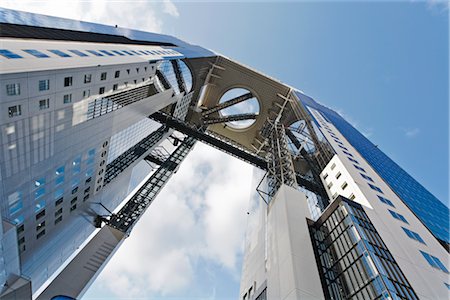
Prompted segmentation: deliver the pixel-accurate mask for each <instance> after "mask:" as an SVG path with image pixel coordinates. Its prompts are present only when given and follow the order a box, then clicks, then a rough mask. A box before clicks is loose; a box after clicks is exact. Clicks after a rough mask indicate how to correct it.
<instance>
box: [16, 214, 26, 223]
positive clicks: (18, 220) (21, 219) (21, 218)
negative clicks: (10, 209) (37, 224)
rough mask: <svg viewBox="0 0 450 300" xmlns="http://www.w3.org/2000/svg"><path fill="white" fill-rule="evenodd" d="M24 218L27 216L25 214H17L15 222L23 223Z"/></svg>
mask: <svg viewBox="0 0 450 300" xmlns="http://www.w3.org/2000/svg"><path fill="white" fill-rule="evenodd" d="M24 219H25V218H24V217H23V215H20V216H17V217H16V218H15V219H14V223H15V224H16V225H18V224H21V223H23V220H24Z"/></svg>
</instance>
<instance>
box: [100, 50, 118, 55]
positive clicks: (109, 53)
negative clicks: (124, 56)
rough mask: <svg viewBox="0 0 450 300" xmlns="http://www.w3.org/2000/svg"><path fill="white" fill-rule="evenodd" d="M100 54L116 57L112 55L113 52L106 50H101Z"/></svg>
mask: <svg viewBox="0 0 450 300" xmlns="http://www.w3.org/2000/svg"><path fill="white" fill-rule="evenodd" d="M100 52H101V53H105V54H106V55H108V56H115V55H114V54H112V53H111V52H109V51H106V50H100Z"/></svg>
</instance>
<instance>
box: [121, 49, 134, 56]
mask: <svg viewBox="0 0 450 300" xmlns="http://www.w3.org/2000/svg"><path fill="white" fill-rule="evenodd" d="M122 52H123V53H126V54H128V55H134V54H133V53H131V52H129V51H127V50H122Z"/></svg>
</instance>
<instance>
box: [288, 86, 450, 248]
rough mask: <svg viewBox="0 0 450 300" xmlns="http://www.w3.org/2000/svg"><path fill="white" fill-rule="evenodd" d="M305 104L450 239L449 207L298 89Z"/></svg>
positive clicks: (421, 216) (442, 236) (435, 229)
mask: <svg viewBox="0 0 450 300" xmlns="http://www.w3.org/2000/svg"><path fill="white" fill-rule="evenodd" d="M296 94H297V96H298V97H299V99H300V100H301V102H302V103H303V104H305V105H306V106H309V107H311V108H314V109H317V110H318V111H320V113H321V114H322V115H323V116H324V117H325V118H326V119H327V120H328V121H329V122H331V123H332V124H333V125H334V126H335V127H336V128H337V129H338V130H339V132H340V133H341V134H342V135H343V136H344V137H345V138H346V139H347V141H348V142H349V143H350V144H351V145H352V146H353V147H354V148H355V149H356V150H357V151H358V152H359V154H361V155H362V156H363V157H364V159H365V160H366V161H367V162H368V163H369V164H370V165H371V166H372V168H374V170H375V171H376V172H377V173H378V175H380V176H381V177H382V178H383V179H384V181H385V182H386V183H387V184H388V185H389V186H390V187H391V188H392V190H393V191H394V192H395V193H396V194H397V195H398V196H399V197H400V198H401V199H402V201H403V202H404V203H405V204H406V205H407V206H408V207H409V208H410V209H411V210H412V211H413V212H414V214H415V215H416V216H417V217H418V218H419V219H420V220H421V221H422V222H423V223H424V224H425V226H427V228H428V229H429V230H430V231H431V232H432V233H433V234H434V235H435V236H436V237H437V238H439V239H441V240H443V241H445V242H447V243H450V232H449V227H450V211H449V209H448V207H447V206H445V204H443V203H442V202H441V201H439V200H438V199H437V198H436V197H435V196H434V195H433V194H431V193H430V192H429V191H428V190H427V189H425V188H424V187H423V186H422V185H421V184H420V183H419V182H417V181H416V180H415V179H414V178H413V177H412V176H411V175H409V174H408V173H406V172H405V171H404V170H403V169H402V168H401V167H400V166H399V165H397V164H396V163H395V162H394V161H393V160H392V159H390V158H389V157H388V156H387V155H386V154H384V153H383V152H382V151H381V150H380V149H379V148H378V147H377V146H375V145H374V144H373V143H372V142H370V141H369V140H368V139H367V138H366V137H365V136H364V135H363V134H361V133H360V132H359V131H358V130H356V129H355V128H354V127H353V126H352V125H350V124H349V123H348V122H347V121H345V120H344V119H343V118H342V117H341V116H340V115H339V114H338V113H336V112H335V111H333V110H331V109H329V108H327V107H325V106H323V105H320V104H318V103H317V102H315V101H314V100H313V99H311V98H309V97H308V96H306V95H303V94H302V93H301V92H298V91H297V92H296Z"/></svg>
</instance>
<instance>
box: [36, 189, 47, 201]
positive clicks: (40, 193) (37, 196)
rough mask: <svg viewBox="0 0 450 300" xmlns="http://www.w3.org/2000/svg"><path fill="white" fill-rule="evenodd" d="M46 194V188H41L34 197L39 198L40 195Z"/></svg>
mask: <svg viewBox="0 0 450 300" xmlns="http://www.w3.org/2000/svg"><path fill="white" fill-rule="evenodd" d="M44 195H45V188H40V189H38V190H37V191H35V192H34V199H39V198H40V197H42V196H44Z"/></svg>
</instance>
